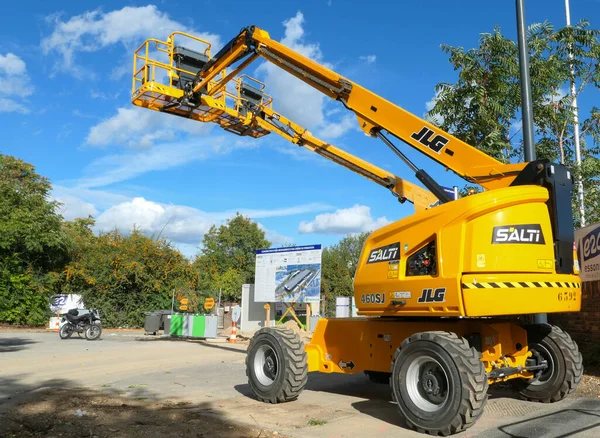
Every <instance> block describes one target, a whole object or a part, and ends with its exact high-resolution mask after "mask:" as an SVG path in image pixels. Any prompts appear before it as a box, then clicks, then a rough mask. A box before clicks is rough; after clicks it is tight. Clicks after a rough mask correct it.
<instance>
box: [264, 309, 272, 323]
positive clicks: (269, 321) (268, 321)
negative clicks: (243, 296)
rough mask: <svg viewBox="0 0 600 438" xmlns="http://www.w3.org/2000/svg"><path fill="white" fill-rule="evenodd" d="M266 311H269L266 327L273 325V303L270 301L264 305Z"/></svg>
mask: <svg viewBox="0 0 600 438" xmlns="http://www.w3.org/2000/svg"><path fill="white" fill-rule="evenodd" d="M264 307H265V311H266V313H267V319H266V320H265V327H269V326H270V325H271V305H270V304H269V303H267V304H265V305H264Z"/></svg>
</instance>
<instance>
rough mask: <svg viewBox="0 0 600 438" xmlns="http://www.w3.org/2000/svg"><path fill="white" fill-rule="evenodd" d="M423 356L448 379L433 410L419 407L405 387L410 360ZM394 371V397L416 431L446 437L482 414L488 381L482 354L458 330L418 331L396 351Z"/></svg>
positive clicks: (465, 426) (393, 364)
mask: <svg viewBox="0 0 600 438" xmlns="http://www.w3.org/2000/svg"><path fill="white" fill-rule="evenodd" d="M424 356H429V357H430V358H433V359H435V361H437V362H438V364H439V366H440V367H441V368H442V369H443V371H444V373H445V377H446V379H447V385H446V392H447V399H446V401H444V402H443V404H442V405H441V407H440V408H439V409H438V410H435V411H433V412H432V411H429V412H428V411H426V410H423V409H421V408H419V407H418V406H417V405H416V404H415V403H414V402H413V401H412V399H411V396H410V395H409V393H408V389H407V386H406V385H407V372H408V369H409V367H410V365H411V363H412V362H414V361H415V360H417V359H422V358H423V357H424ZM391 371H392V378H391V379H390V384H391V387H392V397H393V398H394V401H395V402H396V403H397V405H398V409H399V410H400V412H401V413H402V415H403V416H404V418H405V419H406V422H407V424H408V426H409V427H410V428H412V429H413V430H416V431H417V432H420V433H428V434H430V435H441V436H447V435H450V434H453V433H457V432H460V431H462V430H464V429H467V428H468V427H470V426H472V425H473V424H474V423H475V422H476V421H477V420H478V419H479V417H480V416H481V414H483V408H484V406H485V404H486V402H487V390H488V380H487V376H486V374H485V367H484V365H483V362H481V353H479V352H478V351H477V350H475V349H474V348H471V347H470V346H469V343H468V342H467V340H466V339H464V338H461V337H459V336H457V335H456V334H455V333H451V332H422V333H415V334H414V335H412V336H410V337H409V338H407V339H405V340H404V341H403V342H402V344H401V345H400V347H399V348H398V349H397V350H396V353H395V355H394V360H393V362H392V368H391ZM419 384H421V382H420V381H419Z"/></svg>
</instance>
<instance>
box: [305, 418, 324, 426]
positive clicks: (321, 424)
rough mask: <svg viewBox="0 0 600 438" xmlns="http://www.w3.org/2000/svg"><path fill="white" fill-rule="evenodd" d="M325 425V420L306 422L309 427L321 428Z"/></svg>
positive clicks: (314, 419) (313, 419)
mask: <svg viewBox="0 0 600 438" xmlns="http://www.w3.org/2000/svg"><path fill="white" fill-rule="evenodd" d="M325 424H327V420H317V419H316V418H311V419H310V420H308V425H309V426H323V425H325Z"/></svg>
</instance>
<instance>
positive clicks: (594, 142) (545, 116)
mask: <svg viewBox="0 0 600 438" xmlns="http://www.w3.org/2000/svg"><path fill="white" fill-rule="evenodd" d="M598 34H599V31H598V30H595V29H590V28H589V23H588V22H587V21H585V20H582V21H580V22H579V23H577V24H576V25H575V26H570V27H565V28H562V29H559V30H555V29H554V27H553V26H552V25H551V24H550V23H548V22H545V23H538V24H534V25H532V26H530V27H529V30H528V43H529V51H530V75H531V89H532V101H533V110H534V111H533V115H534V122H535V137H536V139H535V140H536V150H537V156H538V158H547V159H550V160H552V161H558V162H562V163H565V164H566V165H567V166H569V167H571V168H572V169H573V170H574V171H575V172H577V174H581V175H582V178H583V182H584V188H585V192H586V194H585V198H586V199H585V204H586V215H587V217H588V219H589V221H590V222H594V221H598V220H600V205H599V202H600V201H599V195H600V193H599V190H600V181H599V178H598V176H600V161H599V160H598V153H599V152H600V110H599V109H598V108H597V107H593V108H591V109H590V110H589V111H585V112H584V111H583V110H582V109H581V108H580V121H581V127H582V129H581V137H580V141H581V146H582V156H583V160H582V166H581V169H578V168H577V166H576V163H575V153H574V132H573V125H574V124H573V122H574V120H573V113H572V107H571V104H572V97H571V95H570V93H569V92H568V90H569V85H570V80H571V79H574V80H575V83H576V85H577V87H576V96H577V97H578V96H579V95H581V93H582V92H583V91H584V90H585V89H586V88H589V87H592V88H596V89H597V88H599V87H600V67H599V64H600V42H599V41H598ZM441 48H442V50H443V51H444V52H446V53H448V54H449V60H450V63H451V64H452V65H453V67H454V69H455V70H456V71H458V80H457V82H456V83H440V84H438V85H437V87H436V98H435V105H434V106H433V108H432V109H431V110H430V111H429V112H428V114H427V118H428V119H429V120H430V121H431V122H433V123H435V124H437V125H438V126H440V127H441V128H442V129H444V130H447V131H448V132H450V133H452V134H453V135H455V136H456V137H458V138H460V139H462V140H464V141H466V142H467V143H469V144H471V145H473V146H474V147H476V148H478V149H480V150H482V151H484V152H485V153H487V154H489V155H491V156H493V157H495V158H497V159H498V160H500V161H503V162H506V163H508V162H514V161H521V160H523V148H522V139H521V136H520V131H521V128H520V105H521V101H520V87H519V65H518V56H517V47H516V44H515V43H514V42H513V41H511V40H509V39H507V38H506V37H504V36H503V35H502V34H501V32H500V29H499V28H498V27H496V28H495V29H494V32H493V33H484V34H482V35H481V39H480V42H479V46H478V47H475V48H473V49H470V50H467V51H465V50H464V49H463V48H462V47H452V46H449V45H442V46H441ZM570 54H572V58H571V57H570ZM571 66H573V71H574V74H573V75H572V74H571ZM574 212H576V215H577V216H576V218H575V221H576V223H578V221H579V217H578V209H577V208H574Z"/></svg>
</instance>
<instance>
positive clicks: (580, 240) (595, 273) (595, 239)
mask: <svg viewBox="0 0 600 438" xmlns="http://www.w3.org/2000/svg"><path fill="white" fill-rule="evenodd" d="M575 243H576V244H577V259H578V261H579V269H580V274H579V276H580V277H581V280H582V281H596V280H600V223H597V224H594V225H590V226H587V227H585V228H581V229H579V230H575Z"/></svg>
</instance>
